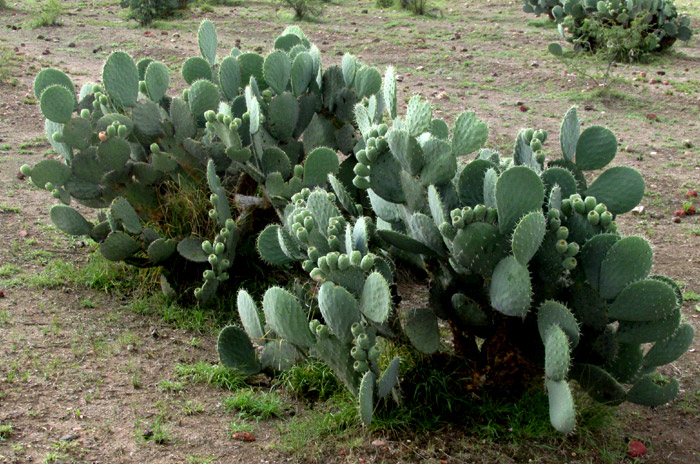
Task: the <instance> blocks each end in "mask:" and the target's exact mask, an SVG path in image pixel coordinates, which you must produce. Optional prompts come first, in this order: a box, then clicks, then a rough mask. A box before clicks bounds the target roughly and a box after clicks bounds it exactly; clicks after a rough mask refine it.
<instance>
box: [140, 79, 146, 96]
mask: <svg viewBox="0 0 700 464" xmlns="http://www.w3.org/2000/svg"><path fill="white" fill-rule="evenodd" d="M139 92H141V93H148V87H146V82H145V81H141V82H139Z"/></svg>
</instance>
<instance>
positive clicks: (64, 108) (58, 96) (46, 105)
mask: <svg viewBox="0 0 700 464" xmlns="http://www.w3.org/2000/svg"><path fill="white" fill-rule="evenodd" d="M39 104H40V106H41V112H42V113H44V116H45V117H46V119H49V120H51V121H53V122H57V123H61V124H65V123H67V122H69V121H70V119H71V115H72V114H73V110H74V109H75V93H74V92H71V91H70V90H68V89H66V88H65V87H64V86H63V85H61V84H54V85H51V86H49V87H47V88H46V89H45V90H44V91H43V92H42V94H41V99H40V101H39Z"/></svg>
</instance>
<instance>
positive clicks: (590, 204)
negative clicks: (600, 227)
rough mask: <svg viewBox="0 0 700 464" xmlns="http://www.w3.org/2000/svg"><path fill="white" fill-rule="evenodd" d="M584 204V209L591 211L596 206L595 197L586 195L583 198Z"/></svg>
mask: <svg viewBox="0 0 700 464" xmlns="http://www.w3.org/2000/svg"><path fill="white" fill-rule="evenodd" d="M583 202H584V204H585V205H586V211H587V212H588V211H593V209H594V208H595V206H596V201H595V197H591V196H588V197H586V199H585V200H583Z"/></svg>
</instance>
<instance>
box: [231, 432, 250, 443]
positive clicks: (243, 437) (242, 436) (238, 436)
mask: <svg viewBox="0 0 700 464" xmlns="http://www.w3.org/2000/svg"><path fill="white" fill-rule="evenodd" d="M231 438H233V439H234V440H240V441H245V442H251V441H255V435H253V434H252V433H248V432H236V433H234V434H233V435H231Z"/></svg>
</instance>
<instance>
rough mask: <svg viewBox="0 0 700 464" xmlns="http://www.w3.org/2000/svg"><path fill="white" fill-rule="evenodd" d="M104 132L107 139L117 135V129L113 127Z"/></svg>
mask: <svg viewBox="0 0 700 464" xmlns="http://www.w3.org/2000/svg"><path fill="white" fill-rule="evenodd" d="M105 132H106V133H107V137H114V136H116V135H117V128H116V127H114V126H109V127H107V129H106V130H105Z"/></svg>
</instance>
